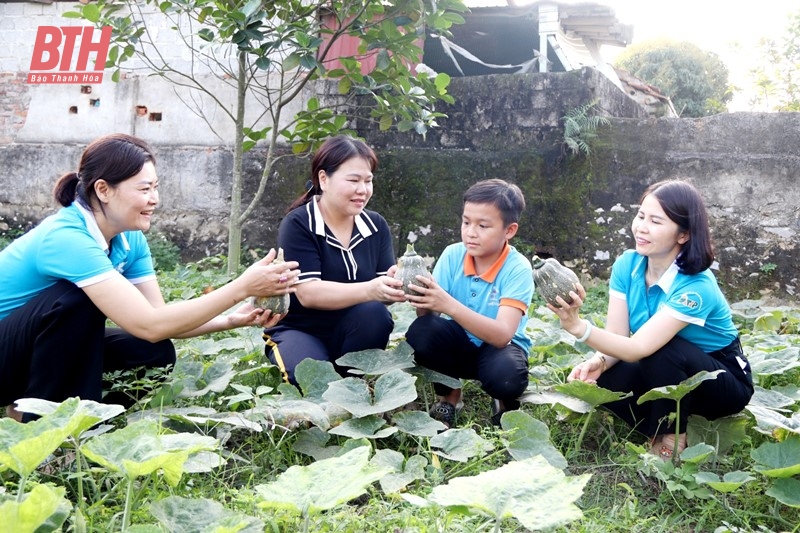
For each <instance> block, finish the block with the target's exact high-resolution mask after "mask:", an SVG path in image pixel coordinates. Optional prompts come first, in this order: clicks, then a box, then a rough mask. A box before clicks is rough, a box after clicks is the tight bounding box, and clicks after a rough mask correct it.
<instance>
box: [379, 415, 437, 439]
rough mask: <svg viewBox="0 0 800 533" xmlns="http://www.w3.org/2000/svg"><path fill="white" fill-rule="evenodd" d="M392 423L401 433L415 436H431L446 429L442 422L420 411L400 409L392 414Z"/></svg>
mask: <svg viewBox="0 0 800 533" xmlns="http://www.w3.org/2000/svg"><path fill="white" fill-rule="evenodd" d="M392 424H394V425H395V426H397V429H399V430H400V431H402V432H403V433H408V434H409V435H414V436H416V437H433V436H436V435H438V434H439V432H441V431H444V430H445V429H447V426H445V425H444V424H443V423H441V422H439V421H438V420H436V419H434V418H431V416H430V415H429V414H428V413H424V412H422V411H400V412H398V413H395V414H394V415H392Z"/></svg>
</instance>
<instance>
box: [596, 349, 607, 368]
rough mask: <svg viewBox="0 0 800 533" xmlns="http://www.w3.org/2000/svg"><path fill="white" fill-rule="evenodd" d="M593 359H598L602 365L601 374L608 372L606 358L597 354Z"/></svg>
mask: <svg viewBox="0 0 800 533" xmlns="http://www.w3.org/2000/svg"><path fill="white" fill-rule="evenodd" d="M595 357H599V358H600V362H601V363H602V364H603V372H605V371H606V370H608V367H607V366H606V356H605V355H603V354H601V353H598V354H595Z"/></svg>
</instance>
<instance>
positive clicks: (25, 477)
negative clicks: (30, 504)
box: [17, 474, 30, 503]
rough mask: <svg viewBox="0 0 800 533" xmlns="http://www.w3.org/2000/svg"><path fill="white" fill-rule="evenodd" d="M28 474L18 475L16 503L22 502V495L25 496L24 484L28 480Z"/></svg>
mask: <svg viewBox="0 0 800 533" xmlns="http://www.w3.org/2000/svg"><path fill="white" fill-rule="evenodd" d="M29 475H30V474H25V475H22V476H20V477H19V487H18V488H19V490H18V491H17V503H22V497H23V496H25V492H24V491H25V485H26V484H27V481H28V476H29Z"/></svg>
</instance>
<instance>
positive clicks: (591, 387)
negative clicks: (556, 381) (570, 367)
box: [553, 380, 632, 407]
mask: <svg viewBox="0 0 800 533" xmlns="http://www.w3.org/2000/svg"><path fill="white" fill-rule="evenodd" d="M553 389H555V390H556V391H558V392H560V393H562V394H566V395H568V396H572V397H573V398H578V399H579V400H582V401H584V402H586V403H588V404H589V405H591V406H592V407H597V406H598V405H603V404H604V403H609V402H615V401H617V400H621V399H623V398H627V397H629V396H631V395H632V393H630V392H627V393H625V392H616V391H612V390H608V389H604V388H603V387H600V386H598V385H595V384H593V383H586V382H585V381H580V380H575V381H570V382H569V383H562V384H560V385H556V386H555V387H553Z"/></svg>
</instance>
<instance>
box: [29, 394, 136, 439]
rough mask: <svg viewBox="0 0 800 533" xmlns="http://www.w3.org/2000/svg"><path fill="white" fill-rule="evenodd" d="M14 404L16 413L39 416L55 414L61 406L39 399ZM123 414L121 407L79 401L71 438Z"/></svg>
mask: <svg viewBox="0 0 800 533" xmlns="http://www.w3.org/2000/svg"><path fill="white" fill-rule="evenodd" d="M16 404H17V411H20V412H23V413H33V414H35V415H39V416H44V415H49V414H51V413H53V412H55V410H56V409H58V406H59V405H61V404H60V403H58V402H51V401H48V400H42V399H39V398H22V399H20V400H17V401H16ZM124 412H125V408H124V407H123V406H121V405H116V404H105V403H100V402H95V401H93V400H79V401H78V409H77V410H76V411H75V415H74V416H75V417H76V419H77V427H76V428H75V432H74V433H73V434H72V435H71V436H73V437H77V436H78V435H80V434H81V433H82V432H84V431H86V430H87V429H89V428H90V427H92V426H94V425H96V424H99V423H100V422H103V421H105V420H110V419H112V418H114V417H115V416H117V415H120V414H122V413H124Z"/></svg>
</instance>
